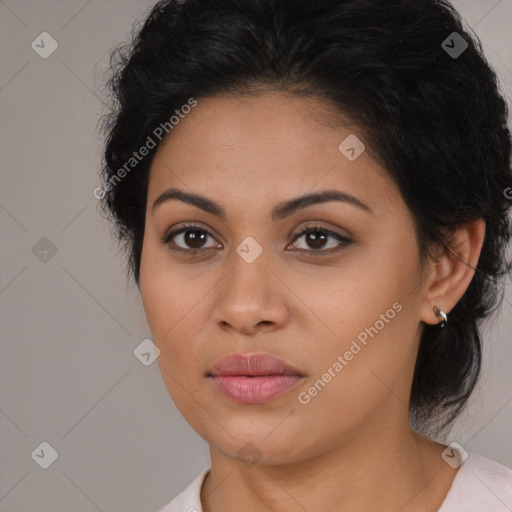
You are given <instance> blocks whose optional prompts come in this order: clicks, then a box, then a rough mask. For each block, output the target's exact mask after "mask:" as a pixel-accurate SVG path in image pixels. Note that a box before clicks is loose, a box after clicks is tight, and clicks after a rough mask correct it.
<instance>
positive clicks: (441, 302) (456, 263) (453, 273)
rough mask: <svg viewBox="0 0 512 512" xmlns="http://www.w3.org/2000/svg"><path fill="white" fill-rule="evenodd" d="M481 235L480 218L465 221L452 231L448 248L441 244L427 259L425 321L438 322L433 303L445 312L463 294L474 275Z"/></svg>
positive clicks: (483, 222)
mask: <svg viewBox="0 0 512 512" xmlns="http://www.w3.org/2000/svg"><path fill="white" fill-rule="evenodd" d="M484 237H485V221H484V220H483V219H477V220H475V221H471V222H468V223H465V224H463V225H461V226H459V227H458V228H457V229H456V230H455V231H454V233H453V234H452V236H451V238H450V241H449V243H448V248H446V249H444V248H440V249H439V252H438V253H437V254H436V256H435V258H434V260H431V261H430V272H429V274H428V277H427V278H426V279H425V282H424V288H423V289H424V300H423V303H422V307H421V318H420V319H421V320H422V321H423V322H424V323H426V324H431V325H435V324H438V323H439V322H440V321H441V318H439V317H438V316H437V315H436V314H435V313H434V306H437V307H438V308H439V309H440V310H441V311H444V312H445V313H446V314H448V313H449V312H450V311H451V310H452V309H453V308H454V307H455V305H456V304H457V302H459V300H460V299H461V297H462V296H463V295H464V293H465V292H466V290H467V288H468V286H469V284H470V283H471V280H472V279H473V276H474V275H475V269H476V266H477V263H478V259H479V257H480V252H481V250H482V245H483V243H484ZM448 321H449V319H448Z"/></svg>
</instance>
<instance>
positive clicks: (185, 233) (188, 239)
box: [163, 226, 216, 252]
mask: <svg viewBox="0 0 512 512" xmlns="http://www.w3.org/2000/svg"><path fill="white" fill-rule="evenodd" d="M208 237H211V238H212V240H213V237H212V236H211V235H210V233H208V231H206V230H204V229H201V228H198V227H195V226H185V227H183V228H181V229H179V230H177V231H173V232H172V233H169V234H168V235H167V236H166V237H165V238H164V240H163V242H164V243H165V244H168V245H169V246H170V247H171V249H174V250H178V251H181V250H182V251H192V252H193V251H198V250H203V249H212V248H214V247H216V244H215V241H214V240H213V242H214V243H213V245H210V246H207V245H206V242H207V240H208ZM171 242H172V244H171ZM173 246H175V247H173Z"/></svg>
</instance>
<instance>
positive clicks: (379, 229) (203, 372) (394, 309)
mask: <svg viewBox="0 0 512 512" xmlns="http://www.w3.org/2000/svg"><path fill="white" fill-rule="evenodd" d="M319 108H320V105H319V104H318V102H316V101H314V100H312V99H299V98H292V97H290V96H286V95H284V94H280V93H265V94H262V95H260V96H254V97H250V98H248V97H245V98H240V99H234V98H228V97H215V98H201V99H199V100H198V104H197V106H196V107H195V108H193V109H192V110H191V112H190V113H189V114H187V115H186V116H185V117H184V119H182V120H181V121H180V123H179V124H178V125H177V126H176V127H175V128H174V129H173V131H172V132H171V133H170V136H169V137H168V138H167V139H165V140H164V142H163V143H162V144H161V146H160V148H159V149H158V151H157V153H156V155H155V158H154V160H153V162H152V166H151V172H150V180H149V190H148V202H147V211H146V226H145V235H144V242H143V250H142V261H141V268H140V287H141V293H142V299H143V303H144V308H145V312H146V316H147V320H148V323H149V327H150V329H151V333H152V336H153V341H154V343H155V344H156V345H157V346H158V348H159V349H160V351H161V354H160V357H159V359H158V362H159V365H160V369H161V373H162V376H163V379H164V381H165V385H166V386H167V389H168V391H169V394H170V395H171V397H172V399H173V401H174V403H175V404H176V406H177V408H178V409H179V410H180V412H181V413H182V414H183V416H184V417H185V419H186V420H187V421H188V422H189V423H190V425H191V426H192V427H193V428H194V429H195V430H196V431H197V432H198V433H199V434H200V435H201V436H202V437H203V438H204V439H205V440H206V441H207V442H208V443H209V444H210V445H211V446H212V449H214V450H217V451H218V452H221V453H222V454H224V455H226V456H229V457H235V458H239V459H242V458H244V457H245V456H247V455H248V454H249V455H252V456H253V457H256V458H258V459H259V458H261V459H260V460H261V462H267V463H269V464H273V463H281V464H282V463H286V462H297V461H300V460H305V459H306V458H311V457H314V456H316V455H319V454H321V453H328V452H329V451H330V452H333V450H334V449H335V448H336V447H339V446H340V445H341V444H343V443H344V442H345V441H347V440H349V439H351V438H353V436H354V435H356V434H357V435H358V436H359V437H361V436H363V438H364V436H367V437H368V439H370V436H371V438H372V439H373V440H375V435H376V432H383V431H385V430H386V426H389V427H391V428H394V429H397V428H399V427H400V426H401V427H402V428H405V426H407V427H408V407H407V404H408V397H409V393H410V386H411V380H412V374H413V369H414V362H415V357H416V350H417V345H418V342H419V338H420V335H421V330H420V320H422V317H421V311H423V310H424V308H425V301H426V299H425V292H424V286H423V285H422V267H421V266H420V258H419V250H418V245H417V240H416V236H415V230H414V224H413V219H412V217H411V214H410V213H409V211H408V209H407V207H406V205H405V203H404V201H403V199H402V198H401V195H400V193H399V191H398V190H397V189H396V188H395V187H394V186H393V185H392V184H391V183H390V181H389V180H388V179H387V178H386V176H385V174H384V171H383V169H382V168H381V167H380V166H379V165H378V164H377V163H376V161H374V160H373V159H372V158H370V156H369V154H368V152H367V151H363V152H362V153H361V154H360V155H359V156H357V155H358V152H360V150H361V148H360V147H358V146H357V145H356V144H355V142H354V141H355V139H354V138H353V136H354V135H355V136H357V137H358V138H359V139H363V135H362V134H361V133H359V132H358V131H357V130H356V129H354V131H352V130H350V129H348V128H332V127H328V126H326V125H324V124H322V123H320V122H318V121H316V120H314V115H315V111H316V112H319V110H318V109H319ZM349 136H351V137H350V138H349V139H348V140H347V141H346V142H345V143H344V144H342V146H341V149H340V147H339V146H340V144H341V143H343V141H345V139H347V137H349ZM356 142H357V141H356ZM363 142H364V140H363ZM351 148H353V149H354V150H353V151H352V150H351ZM355 157H357V158H355ZM170 189H177V190H179V191H181V192H182V193H183V194H191V195H192V194H193V195H198V196H201V197H204V198H205V201H202V202H200V201H196V202H195V204H191V203H190V202H189V201H185V200H179V199H176V198H171V197H170V195H169V194H168V195H167V199H166V200H164V199H165V197H162V194H165V193H166V192H167V191H169V190H170ZM325 191H332V192H336V193H338V194H339V197H340V198H341V200H333V199H331V200H328V201H323V202H318V201H310V202H304V203H302V204H301V205H299V206H300V207H297V208H291V207H290V208H288V207H282V205H283V204H286V203H287V202H289V201H291V200H294V199H295V198H298V197H300V196H303V195H306V194H318V193H320V192H325ZM344 195H345V196H344ZM158 198H161V199H160V201H158V203H157V204H156V205H155V201H157V199H158ZM213 204H214V205H215V208H212V207H211V205H213ZM279 205H281V207H278V206H279ZM201 206H203V208H202V207H201ZM206 210H208V211H206ZM215 210H217V212H216V211H215ZM220 211H222V212H223V216H221V215H220V214H218V213H219V212H220ZM273 214H274V215H273ZM190 224H192V225H193V227H188V231H187V230H185V231H184V232H181V233H178V234H175V235H174V236H171V237H168V235H169V234H170V233H172V232H174V231H178V230H179V229H181V228H184V227H187V226H190ZM311 227H313V228H315V229H312V230H310V233H309V234H308V233H307V232H306V233H305V234H302V235H297V233H298V232H300V231H302V230H303V229H305V228H311ZM338 236H339V237H340V238H338ZM164 239H166V242H163V240H164ZM174 249H176V250H174ZM194 250H195V252H194ZM233 353H235V354H244V355H247V354H255V353H257V354H270V355H272V356H274V357H276V358H279V359H281V360H282V361H284V362H285V363H286V364H288V365H289V366H291V367H293V368H294V369H295V370H296V371H295V372H292V373H295V375H294V376H291V375H283V374H282V373H283V372H282V371H281V370H276V369H275V368H274V369H273V370H272V371H271V370H269V368H270V367H268V366H266V365H265V364H263V366H259V367H258V368H259V370H262V368H263V369H267V370H268V371H267V372H266V373H267V374H268V373H273V372H274V373H276V374H279V375H277V376H276V375H274V377H269V376H268V375H267V376H262V375H261V373H265V372H262V371H260V372H259V376H254V375H253V376H251V377H249V376H248V374H249V373H251V372H249V370H247V371H246V372H244V371H238V373H237V371H236V370H237V367H236V365H235V366H233V365H230V364H228V365H227V366H225V367H224V370H225V371H227V373H225V374H223V376H217V377H212V375H218V372H217V370H216V369H214V366H215V364H216V363H217V362H218V361H219V360H220V359H221V358H222V357H224V356H227V355H229V354H233ZM247 368H248V367H246V369H247ZM250 368H251V369H252V370H254V368H253V367H252V366H251V367H250ZM228 370H232V371H231V372H229V371H228ZM235 373H237V375H238V376H234V375H233V374H235ZM256 373H258V372H256ZM228 374H229V375H228ZM221 389H222V390H224V392H222V391H221ZM278 393H280V394H278ZM248 443H251V444H248Z"/></svg>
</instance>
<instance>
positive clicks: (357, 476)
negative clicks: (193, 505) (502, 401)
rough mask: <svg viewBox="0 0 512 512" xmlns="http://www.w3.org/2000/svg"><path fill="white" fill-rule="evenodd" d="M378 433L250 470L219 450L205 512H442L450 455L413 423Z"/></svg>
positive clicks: (373, 431)
mask: <svg viewBox="0 0 512 512" xmlns="http://www.w3.org/2000/svg"><path fill="white" fill-rule="evenodd" d="M402 424H403V422H402ZM377 426H378V427H379V428H376V427H377ZM377 426H376V427H375V428H373V429H371V428H366V429H360V430H358V431H357V433H356V434H354V435H353V436H351V439H344V440H343V442H342V443H339V444H338V445H337V446H335V447H332V446H325V447H324V448H325V449H324V450H323V451H322V450H317V453H319V454H318V455H316V456H315V457H309V458H303V459H301V460H293V461H291V462H287V463H286V464H272V463H258V464H256V465H254V466H252V467H248V466H246V465H245V464H243V463H242V462H240V461H238V460H235V459H233V458H230V457H227V456H225V455H224V454H223V453H221V452H220V451H218V450H216V449H215V448H213V447H212V448H211V449H210V454H211V460H212V465H211V471H210V474H209V475H208V477H207V479H206V481H205V483H204V485H203V488H202V492H201V500H202V503H203V510H204V512H218V511H221V510H244V512H253V511H254V512H256V511H258V512H261V511H263V510H264V511H268V512H274V511H276V512H277V511H279V512H288V511H290V512H291V511H297V510H300V509H302V510H308V511H311V510H315V511H318V512H323V511H333V510H340V511H344V512H345V511H346V512H352V511H359V510H375V509H376V508H377V505H378V509H379V510H380V511H382V512H386V511H393V512H396V511H397V510H400V511H401V512H412V511H414V512H433V511H436V510H438V508H439V507H440V506H441V504H442V501H443V500H444V498H445V496H446V494H447V492H448V490H449V488H450V486H451V483H452V481H453V478H454V477H455V473H456V471H455V470H453V469H451V468H450V467H449V466H448V465H447V464H446V463H445V462H444V461H443V459H442V458H441V452H442V450H443V449H444V447H443V446H441V445H439V444H437V443H434V442H432V441H429V440H427V439H425V438H423V437H421V436H419V435H418V434H416V433H414V432H413V431H412V430H411V429H410V427H409V424H408V422H407V425H406V428H397V425H396V424H395V425H389V427H388V428H386V426H385V425H383V424H382V423H380V424H378V425H377ZM390 427H393V428H390Z"/></svg>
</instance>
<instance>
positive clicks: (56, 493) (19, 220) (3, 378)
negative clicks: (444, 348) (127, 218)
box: [0, 0, 512, 512]
mask: <svg viewBox="0 0 512 512" xmlns="http://www.w3.org/2000/svg"><path fill="white" fill-rule="evenodd" d="M153 3H154V2H153V1H142V0H122V1H121V0H109V1H99V0H89V1H87V0H68V1H64V0H62V1H57V0H53V1H44V2H41V1H40V0H38V1H36V0H24V1H20V0H18V1H16V0H0V34H1V35H0V52H1V61H0V62H1V65H0V108H1V118H0V119H1V121H0V134H1V138H0V140H1V147H0V159H1V169H2V176H1V192H0V223H1V230H2V239H3V240H2V244H1V247H0V251H1V263H0V307H1V325H2V344H1V348H0V449H1V455H0V510H1V511H3V512H15V511H16V512H21V511H23V512H29V511H30V512H36V511H37V512H45V511H55V510H72V511H73V512H85V511H96V510H100V511H103V512H114V511H125V512H131V511H133V512H141V511H143V510H144V511H156V510H158V509H159V508H160V507H162V506H163V505H164V504H166V503H167V502H168V501H170V499H171V498H172V497H173V496H174V495H175V494H177V493H178V492H179V491H180V490H181V489H182V488H183V487H184V486H186V485H187V484H188V483H189V482H190V481H191V480H192V479H193V478H194V477H195V476H196V475H197V474H198V473H199V471H200V470H202V469H203V468H204V467H206V466H207V465H208V464H209V455H208V450H207V445H206V443H205V442H204V441H203V440H202V439H201V438H199V437H198V436H197V435H196V434H195V433H194V431H192V429H191V428H190V427H189V426H188V425H187V424H186V423H185V421H184V420H183V419H182V418H181V416H180V414H179V413H178V411H177V410H176V409H175V407H174V405H173V403H172V402H171V400H170V398H169V396H168V395H167V391H166V390H165V387H164V385H163V382H162V380H161V377H160V373H159V370H158V367H157V363H156V362H155V363H153V364H152V365H150V366H144V365H143V364H142V363H141V362H140V361H139V360H138V359H137V358H136V357H135V356H134V354H133V351H134V349H135V348H136V347H137V346H138V345H139V344H140V343H141V341H142V340H143V339H145V338H150V333H149V329H148V328H147V326H146V324H145V320H144V316H143V310H142V305H141V302H140V299H139V297H138V294H137V292H136V288H135V286H131V285H129V284H128V283H127V281H126V278H125V275H124V270H123V261H124V260H122V258H121V254H120V253H119V251H118V250H117V249H116V246H115V244H114V242H113V241H112V239H111V238H110V237H109V226H108V225H107V224H106V223H105V221H104V220H103V219H102V218H101V217H100V216H99V214H98V210H97V201H96V199H95V198H94V197H93V194H92V191H93V189H94V188H95V187H96V186H97V185H98V183H99V180H98V176H97V173H98V169H99V163H100V154H101V141H100V140H99V138H98V134H97V121H98V119H99V115H100V114H101V113H102V112H103V105H102V103H101V100H100V98H99V97H98V96H99V95H98V91H99V87H100V85H101V81H100V79H99V76H98V72H101V70H102V69H104V67H105V65H106V62H107V58H108V52H109V49H110V47H111V46H112V45H113V44H114V43H117V42H120V41H122V40H124V39H125V38H126V36H127V35H128V32H129V30H130V28H131V26H132V22H133V21H134V20H135V19H136V18H138V17H140V16H141V15H143V13H144V11H145V10H146V9H148V8H149V7H150V6H151V5H153ZM454 4H455V6H456V7H457V8H458V9H459V10H460V11H461V12H462V14H463V16H464V18H465V19H466V22H467V24H468V25H469V26H472V27H474V30H475V32H476V33H477V34H478V36H479V37H480V38H481V40H482V42H483V44H484V50H485V51H486V54H487V56H488V58H489V60H490V61H491V63H492V64H493V65H494V66H495V67H496V68H497V70H498V72H499V75H500V77H501V80H502V85H503V90H504V93H505V94H506V96H507V98H510V97H511V84H512V62H511V61H512V59H511V48H512V36H511V32H512V27H511V26H510V23H511V22H510V20H512V0H500V1H496V0H487V1H482V0H458V1H456V2H454ZM44 31H46V32H49V33H50V34H51V35H52V37H53V38H54V39H55V40H56V41H57V42H58V45H59V46H58V48H57V50H56V51H55V52H54V53H53V54H52V55H51V56H50V57H49V58H47V59H43V58H41V57H40V56H39V55H38V54H37V53H36V52H35V51H34V50H33V49H32V48H31V43H32V41H33V40H34V39H36V37H37V36H38V35H39V34H40V33H42V32H44ZM43 237H46V238H48V239H49V240H51V243H52V244H54V246H55V247H56V249H57V252H56V253H55V254H54V255H52V253H51V251H50V252H49V253H47V254H45V253H44V249H45V248H46V249H48V247H49V242H48V241H47V240H43V241H41V242H39V241H40V239H41V238H43ZM38 242H39V245H38V246H36V249H33V247H34V246H35V245H36V244H37V243H38ZM34 253H35V254H34ZM41 258H43V260H44V259H45V258H46V259H47V261H46V262H45V261H41V260H40V259H41ZM506 299H507V301H506V302H504V303H503V307H502V311H501V314H500V316H499V317H498V318H497V319H496V320H493V321H492V322H490V323H488V324H487V325H486V330H485V360H484V369H483V379H482V381H481V384H480V386H479V388H478V391H477V393H476V394H475V396H474V398H473V399H472V402H471V406H470V408H469V409H468V411H467V412H466V413H465V414H464V416H463V417H462V418H461V420H460V421H459V422H458V423H457V426H456V428H455V429H454V431H453V432H452V434H451V435H450V437H449V438H448V441H454V440H456V441H458V442H459V443H460V444H461V445H462V446H464V447H465V448H466V449H467V450H471V451H474V452H477V453H479V454H481V455H484V456H486V457H490V458H493V459H495V460H497V461H499V462H501V463H503V464H505V465H508V466H512V440H511V434H510V432H511V429H510V427H511V425H512V381H511V379H510V363H511V361H512V344H511V343H510V338H511V332H512V315H511V309H512V288H511V287H510V286H509V287H508V289H507V294H506ZM43 441H46V442H48V443H49V444H50V445H51V446H52V447H53V448H54V449H55V450H57V452H58V458H57V459H56V460H55V462H54V463H53V464H52V465H51V466H50V467H49V468H47V469H42V468H41V467H40V466H39V465H38V464H36V462H35V458H33V457H32V456H31V454H32V452H33V451H34V450H35V449H36V448H37V447H38V446H39V445H40V443H42V442H43ZM44 453H45V455H44V457H48V454H49V452H48V451H46V452H44ZM40 460H41V459H40Z"/></svg>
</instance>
